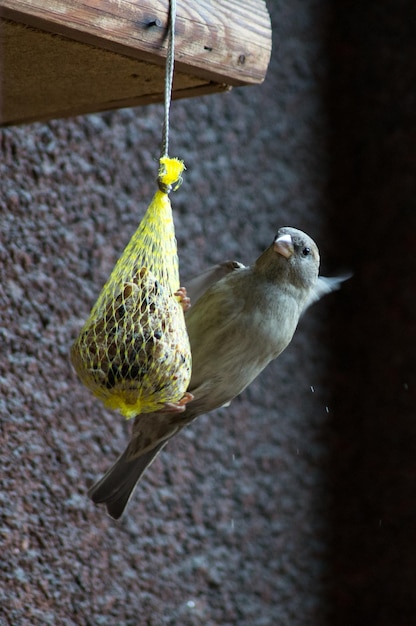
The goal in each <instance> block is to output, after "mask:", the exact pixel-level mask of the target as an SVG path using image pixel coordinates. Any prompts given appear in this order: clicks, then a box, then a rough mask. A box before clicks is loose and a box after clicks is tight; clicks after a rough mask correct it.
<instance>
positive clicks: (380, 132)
mask: <svg viewBox="0 0 416 626" xmlns="http://www.w3.org/2000/svg"><path fill="white" fill-rule="evenodd" d="M268 7H269V10H270V12H271V16H272V22H273V29H274V31H273V42H274V49H273V56H272V61H271V65H270V70H269V73H268V75H267V78H266V81H265V83H264V85H262V86H260V87H252V88H239V89H234V90H233V91H232V92H231V93H230V94H224V95H217V96H209V97H205V98H200V99H195V100H189V101H186V102H185V101H182V102H176V103H174V105H173V108H172V118H171V120H172V130H171V154H172V155H177V156H179V157H181V158H183V159H184V160H185V163H186V165H187V168H188V169H187V172H186V173H185V180H184V184H183V186H182V187H181V189H180V190H179V191H177V192H176V193H175V194H174V195H173V196H172V203H173V207H174V217H175V224H176V232H177V238H178V247H179V254H180V260H181V273H182V276H183V279H184V280H183V282H184V283H185V284H186V277H187V276H190V275H192V274H195V273H196V272H198V271H199V270H201V269H203V268H205V267H206V266H207V265H209V264H212V263H213V262H217V261H221V260H224V259H225V258H236V259H238V260H241V261H243V262H246V263H249V262H250V261H251V260H253V259H254V258H256V256H257V255H258V254H259V252H260V251H261V250H262V249H263V248H264V247H265V246H266V245H268V244H269V243H270V241H271V238H272V236H273V234H274V233H275V231H276V229H277V228H278V226H280V225H285V224H290V225H293V226H297V227H299V228H302V229H304V230H306V231H307V232H308V233H310V234H311V235H312V236H313V237H314V238H315V239H316V240H317V242H318V244H319V245H320V248H321V252H322V257H323V270H324V272H326V273H331V272H336V271H337V270H338V269H343V268H345V267H349V268H352V269H353V270H354V278H353V280H351V281H350V282H349V283H348V284H347V285H345V287H344V288H343V290H342V292H340V293H337V294H335V295H332V296H331V297H328V298H327V299H326V300H324V301H322V302H320V303H318V304H316V305H314V307H313V308H312V309H311V310H310V311H309V312H308V314H307V315H306V316H305V318H304V319H303V320H302V321H301V324H300V327H299V329H298V333H297V335H296V336H295V339H294V341H293V343H292V345H291V346H290V347H289V349H288V350H287V352H286V353H284V354H283V355H282V356H281V357H280V358H279V360H278V361H277V362H276V363H274V364H272V365H271V366H270V367H269V368H268V369H267V370H266V371H265V372H264V373H263V375H262V376H261V377H260V379H259V380H258V381H256V382H255V383H254V384H253V385H252V386H251V387H250V388H249V389H248V390H247V391H246V392H245V393H244V394H242V396H241V398H240V399H238V400H236V401H235V402H234V403H233V404H232V405H231V407H230V408H229V409H222V410H220V411H217V412H215V413H213V414H212V415H209V416H203V417H201V418H199V419H198V421H197V422H196V423H194V424H193V425H192V426H191V427H190V428H189V429H188V430H187V431H185V432H184V433H182V434H181V435H180V436H179V437H177V438H176V439H175V440H173V441H172V442H171V443H170V444H169V446H168V448H167V449H166V451H165V452H164V453H163V454H162V456H160V457H159V459H158V460H157V461H156V462H155V464H154V465H153V466H152V467H151V468H150V470H149V471H148V472H147V474H146V475H145V478H144V479H143V482H142V484H141V486H140V488H139V489H138V490H137V492H136V494H135V497H134V499H133V501H132V502H131V504H130V506H129V509H128V512H127V514H126V516H125V518H123V520H122V521H121V522H120V523H115V522H113V521H111V520H110V519H109V518H107V517H106V516H105V514H104V511H103V510H102V509H101V508H95V507H94V506H93V505H92V504H91V503H90V501H89V500H88V498H87V496H86V491H87V488H88V486H89V485H90V484H91V483H92V481H93V480H95V479H96V478H97V477H98V476H99V475H100V473H101V472H102V471H103V470H105V469H106V468H107V466H108V465H109V463H110V462H112V461H113V460H114V459H115V457H116V455H117V454H118V452H119V451H120V450H121V449H122V448H123V446H124V445H125V443H126V440H127V436H128V428H129V425H128V424H126V423H125V422H123V421H122V419H121V418H120V417H119V416H117V415H115V414H112V413H110V412H108V411H105V410H104V409H103V408H102V407H101V406H100V405H99V404H98V402H97V401H96V400H94V399H93V398H92V397H91V396H90V394H89V393H88V391H86V390H85V389H84V388H83V387H82V386H81V385H80V383H79V382H78V381H77V379H76V377H75V375H74V373H73V372H72V370H71V367H70V364H69V360H68V350H69V347H70V344H71V342H72V341H73V339H74V338H75V336H76V333H77V330H78V328H79V326H80V324H81V323H82V321H83V320H84V319H85V317H86V315H87V314H88V312H89V309H90V307H91V306H92V304H93V302H94V299H95V297H96V296H97V294H98V292H99V290H100V288H101V286H102V284H103V282H104V281H105V279H106V277H107V275H108V273H109V272H110V270H111V268H112V265H113V263H114V262H115V260H116V259H117V257H118V255H119V254H120V253H121V251H122V249H123V246H124V245H125V244H126V243H127V241H128V239H129V237H130V236H131V234H132V233H133V231H134V229H135V228H136V225H137V223H138V221H139V220H140V218H141V216H142V215H143V213H144V210H145V208H146V205H147V203H148V202H149V200H150V199H151V196H152V194H153V192H154V190H155V183H154V177H155V175H156V158H157V155H158V148H159V140H160V132H161V121H162V108H161V107H159V106H152V107H148V108H140V109H135V110H124V111H118V112H112V113H106V114H100V115H91V116H86V117H80V118H76V119H70V120H59V121H53V122H50V123H48V124H33V125H30V126H24V127H16V128H9V129H6V130H3V131H0V141H1V164H0V168H1V189H0V219H1V228H0V277H1V291H0V305H1V321H0V341H1V344H0V350H1V353H0V354H1V359H0V391H1V393H0V416H1V431H0V437H1V453H0V454H1V464H2V475H1V482H0V550H1V551H0V623H1V624H3V623H4V624H12V625H13V626H14V625H20V624H22V625H37V624H39V625H43V624H54V625H55V624H63V625H73V624H75V625H84V624H85V625H91V626H99V625H102V626H110V625H111V626H113V625H116V624H117V625H118V624H123V625H128V626H136V625H142V624H143V625H149V626H150V625H151V626H161V625H164V624H169V625H174V626H177V625H178V626H179V625H181V626H188V625H189V626H193V625H201V626H214V625H220V624H221V625H231V624H233V625H234V624H237V625H244V626H252V625H253V626H275V625H276V624H284V625H286V624H290V626H301V625H302V626H303V625H305V626H306V625H308V626H310V625H311V624H316V625H321V624H326V623H328V624H331V625H333V624H344V623H345V624H366V625H367V624H370V623H377V624H378V625H386V626H393V625H394V626H398V625H401V624H403V625H404V624H406V625H408V624H410V623H413V621H414V620H415V618H416V600H415V597H414V589H415V582H416V581H415V574H414V572H415V571H416V569H415V567H414V563H415V560H416V559H415V557H416V554H415V548H414V547H413V543H412V536H413V534H414V527H415V521H416V520H415V517H416V510H415V505H414V498H415V493H416V489H415V486H416V485H415V476H416V473H415V461H414V450H415V438H416V425H415V423H416V422H415V416H414V406H415V402H414V400H415V361H414V338H415V336H414V335H415V331H414V323H413V310H414V282H411V277H412V276H413V278H414V273H415V256H414V247H415V237H416V235H415V230H414V225H415V213H414V211H415V206H414V198H415V197H416V194H415V182H414V180H415V177H414V166H415V163H416V158H415V157H416V153H415V150H416V149H415V142H414V138H415V113H414V110H415V107H414V84H415V81H414V78H415V64H416V61H415V59H416V55H414V54H412V52H411V49H412V45H413V34H412V30H411V28H410V23H411V20H410V18H411V15H410V12H411V10H413V9H411V4H410V3H409V2H399V3H393V2H385V3H381V5H380V3H375V2H370V3H368V4H367V5H366V7H367V8H366V9H365V10H364V9H363V8H362V4H360V3H358V2H349V3H341V2H339V3H335V5H334V11H333V13H332V14H330V12H329V6H328V5H327V4H326V3H322V2H316V1H313V0H310V1H309V0H308V1H307V2H303V1H302V2H301V1H300V0H299V1H296V2H293V1H292V2H289V1H286V0H283V1H282V2H280V1H279V2H277V1H273V2H269V3H268ZM407 12H408V14H407ZM406 16H407V17H408V18H409V19H407V17H406Z"/></svg>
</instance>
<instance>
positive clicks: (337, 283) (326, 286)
mask: <svg viewBox="0 0 416 626" xmlns="http://www.w3.org/2000/svg"><path fill="white" fill-rule="evenodd" d="M351 276H352V274H351V273H350V274H343V275H341V276H332V277H330V278H329V277H327V276H319V278H318V280H317V283H316V285H315V288H314V289H313V291H312V292H311V294H310V296H309V298H308V300H307V301H306V303H305V306H304V307H303V312H305V310H306V309H307V308H308V307H309V306H310V305H311V304H313V303H314V302H316V301H317V300H320V298H322V296H325V295H326V294H327V293H331V291H336V290H337V289H339V288H340V287H341V285H342V283H343V282H344V281H346V280H348V279H350V278H351Z"/></svg>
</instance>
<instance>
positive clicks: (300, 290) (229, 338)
mask: <svg viewBox="0 0 416 626" xmlns="http://www.w3.org/2000/svg"><path fill="white" fill-rule="evenodd" d="M319 264H320V257H319V251H318V247H317V245H316V243H315V242H314V241H313V239H312V238H311V237H309V235H307V234H306V233H304V232H302V231H301V230H298V229H297V228H293V227H288V226H285V227H282V228H280V229H279V230H278V232H277V235H276V236H275V237H274V239H273V241H272V243H271V245H270V246H269V247H268V248H267V249H266V250H265V251H264V252H263V253H262V254H261V255H260V257H259V258H258V259H257V260H256V261H255V263H254V264H253V265H251V266H245V265H243V264H242V263H240V262H238V261H226V262H225V263H222V264H220V265H216V266H214V267H212V268H209V269H208V270H206V271H205V272H203V273H202V274H201V275H198V276H197V277H195V278H193V279H191V280H190V281H189V282H188V284H187V285H186V291H187V297H188V296H189V297H190V300H191V303H192V304H191V306H190V308H189V309H188V310H186V311H185V322H186V328H187V332H188V336H189V341H190V346H191V354H192V375H191V380H190V383H189V385H188V389H187V393H188V399H189V398H192V399H191V400H190V401H188V402H187V403H186V404H183V405H182V406H176V407H175V408H172V409H171V410H163V409H162V410H160V411H155V412H153V413H145V414H140V415H137V416H136V417H135V420H134V424H133V428H132V434H131V438H130V442H129V443H128V445H127V447H126V449H125V451H124V452H123V453H122V454H121V456H120V457H119V458H118V459H117V460H116V462H115V463H114V465H113V466H112V467H110V469H109V470H108V471H107V472H106V473H105V474H104V476H103V477H102V478H101V479H100V480H99V481H98V482H96V483H95V484H94V485H93V486H92V487H91V488H90V490H89V493H88V495H89V497H90V498H91V499H92V501H93V502H94V503H95V504H105V505H106V507H107V512H108V514H109V515H110V516H111V517H112V518H114V519H119V518H120V517H121V516H122V514H123V512H124V510H125V508H126V506H127V504H128V502H129V500H130V498H131V496H132V495H133V492H134V490H135V487H136V485H137V483H138V482H139V480H140V479H141V477H142V475H143V473H144V471H145V470H146V469H147V468H148V467H149V465H150V464H151V463H152V462H153V460H154V459H155V458H156V456H157V455H158V454H159V452H160V451H161V450H162V449H163V448H164V447H165V445H166V444H167V443H168V441H169V440H170V439H171V438H172V437H174V436H175V435H176V434H178V433H179V432H180V431H181V430H182V429H183V428H184V427H185V426H187V425H189V424H190V423H191V422H192V421H193V420H195V419H196V418H197V417H198V416H199V415H201V414H204V413H208V412H210V411H212V410H214V409H216V408H219V407H224V406H228V405H229V404H230V402H231V401H232V400H233V399H234V398H235V397H236V396H238V395H239V394H240V393H241V392H242V391H243V390H244V389H245V388H246V387H247V386H248V385H249V384H250V383H251V382H252V381H253V380H254V379H255V378H256V377H257V376H258V375H259V374H260V373H261V372H262V370H263V369H264V368H265V367H266V366H267V365H268V364H269V363H270V361H272V360H274V359H276V358H277V357H278V356H279V355H280V354H281V353H282V352H283V350H284V349H285V348H286V347H287V346H288V345H289V343H290V341H291V339H292V337H293V335H294V332H295V330H296V327H297V325H298V322H299V319H300V317H301V316H302V315H303V313H304V312H305V310H306V309H307V308H308V307H309V306H310V305H311V304H312V303H313V302H315V301H316V300H318V299H320V298H321V297H322V296H323V295H325V294H327V293H329V292H331V291H333V290H335V289H338V288H339V287H340V285H341V283H342V282H343V281H344V280H346V278H348V277H349V276H347V275H345V276H339V277H333V278H327V277H324V276H319Z"/></svg>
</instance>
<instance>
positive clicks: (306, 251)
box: [302, 248, 311, 256]
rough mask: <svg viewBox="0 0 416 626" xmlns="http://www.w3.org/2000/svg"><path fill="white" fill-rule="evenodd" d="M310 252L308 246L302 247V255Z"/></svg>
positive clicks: (307, 254)
mask: <svg viewBox="0 0 416 626" xmlns="http://www.w3.org/2000/svg"><path fill="white" fill-rule="evenodd" d="M310 253H311V249H310V248H303V250H302V255H303V256H309V255H310Z"/></svg>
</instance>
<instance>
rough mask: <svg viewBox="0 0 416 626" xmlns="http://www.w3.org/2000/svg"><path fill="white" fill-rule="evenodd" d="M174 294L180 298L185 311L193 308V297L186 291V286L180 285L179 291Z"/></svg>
mask: <svg viewBox="0 0 416 626" xmlns="http://www.w3.org/2000/svg"><path fill="white" fill-rule="evenodd" d="M173 295H174V296H177V297H178V298H179V302H180V303H181V305H182V309H183V310H184V311H187V310H188V309H190V308H191V298H190V297H189V296H188V295H187V293H186V287H179V289H178V291H175V293H174V294H173Z"/></svg>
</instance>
